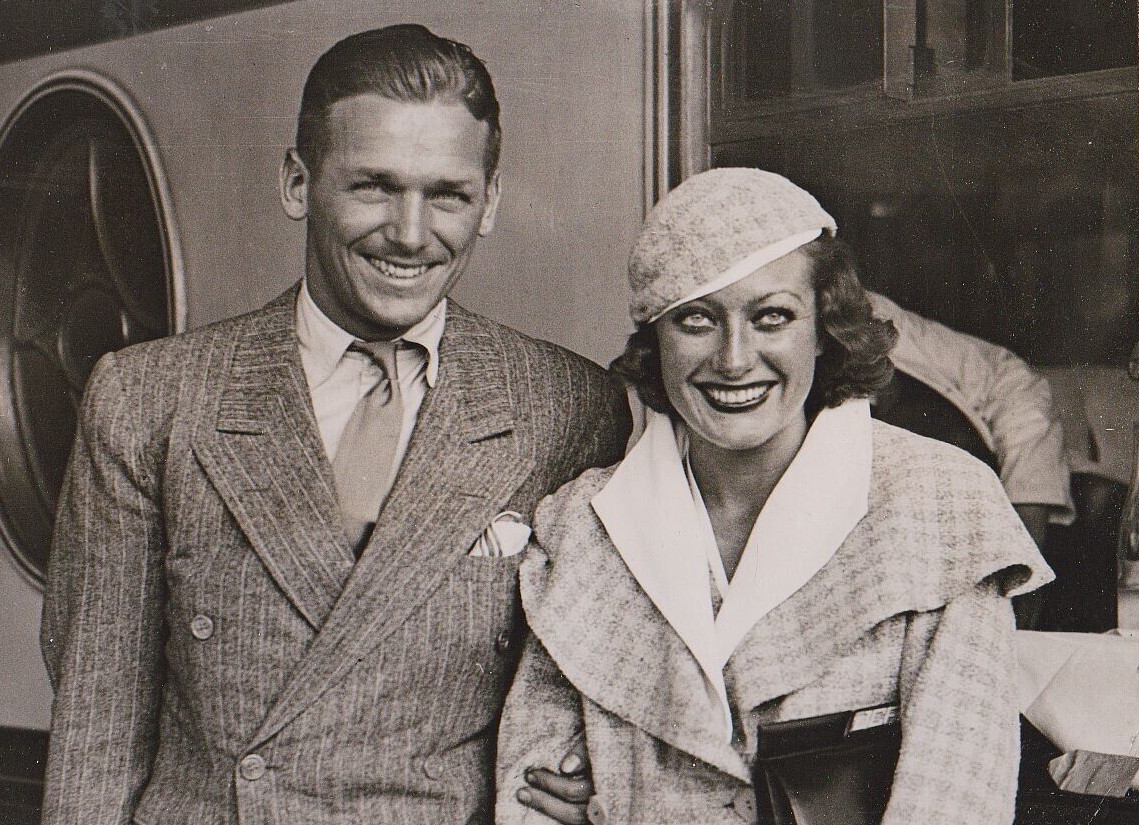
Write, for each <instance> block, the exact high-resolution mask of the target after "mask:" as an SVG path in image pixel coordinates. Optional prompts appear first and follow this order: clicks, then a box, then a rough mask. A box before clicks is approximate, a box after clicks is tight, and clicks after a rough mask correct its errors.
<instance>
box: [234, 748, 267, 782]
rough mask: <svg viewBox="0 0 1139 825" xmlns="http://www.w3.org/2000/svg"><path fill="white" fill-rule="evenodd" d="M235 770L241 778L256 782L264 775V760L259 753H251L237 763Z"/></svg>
mask: <svg viewBox="0 0 1139 825" xmlns="http://www.w3.org/2000/svg"><path fill="white" fill-rule="evenodd" d="M237 771H238V773H240V774H241V778H242V779H246V780H248V781H250V782H256V781H257V780H258V779H260V778H261V777H263V776H264V775H265V760H264V758H262V756H261V755H260V754H256V753H251V754H249V756H247V757H245V758H244V759H242V760H241V762H239V763H238V765H237Z"/></svg>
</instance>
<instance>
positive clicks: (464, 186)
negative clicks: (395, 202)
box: [356, 168, 483, 192]
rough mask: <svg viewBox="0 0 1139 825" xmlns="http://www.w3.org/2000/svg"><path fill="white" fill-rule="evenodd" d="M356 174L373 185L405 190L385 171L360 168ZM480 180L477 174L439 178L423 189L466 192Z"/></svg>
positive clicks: (400, 183) (395, 176) (393, 176)
mask: <svg viewBox="0 0 1139 825" xmlns="http://www.w3.org/2000/svg"><path fill="white" fill-rule="evenodd" d="M356 173H357V175H359V176H360V177H363V178H367V179H368V180H370V181H373V182H375V183H382V184H384V185H386V186H391V187H393V188H396V189H403V188H405V184H404V183H403V182H401V181H400V180H399V176H398V175H395V174H393V173H391V172H389V171H388V170H386V169H368V168H361V169H358V170H357V172H356ZM482 179H483V178H482V175H481V174H479V175H478V176H477V178H476V177H475V176H472V177H470V178H439V179H438V180H433V181H430V182H429V183H427V184H426V185H425V186H424V187H423V188H424V190H425V191H428V192H438V191H454V190H459V189H461V190H468V189H471V188H472V187H474V186H478V185H479V184H480V183H482Z"/></svg>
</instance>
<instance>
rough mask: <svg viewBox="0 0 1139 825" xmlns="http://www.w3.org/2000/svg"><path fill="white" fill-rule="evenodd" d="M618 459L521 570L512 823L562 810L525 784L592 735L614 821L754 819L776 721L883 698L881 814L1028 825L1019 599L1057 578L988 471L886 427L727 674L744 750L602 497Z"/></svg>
mask: <svg viewBox="0 0 1139 825" xmlns="http://www.w3.org/2000/svg"><path fill="white" fill-rule="evenodd" d="M613 471H614V468H610V469H607V470H590V471H588V472H586V473H585V474H584V475H583V476H582V477H581V478H579V479H577V480H576V481H574V482H572V483H570V484H569V485H567V486H566V487H565V488H563V489H562V490H560V491H559V492H558V493H557V494H555V495H554V496H552V497H550V498H549V499H547V500H546V501H545V502H543V503H542V505H541V506H540V507H539V511H538V515H537V523H536V528H535V543H534V545H533V546H532V548H531V552H530V553H529V554H528V557H527V560H526V561H525V562H524V563H523V567H522V571H521V585H522V596H523V603H524V605H525V610H526V615H527V618H528V620H529V622H530V625H531V629H532V636H531V638H530V639H529V640H528V641H527V644H526V648H525V650H524V652H523V657H522V663H521V665H520V668H519V671H518V676H517V678H516V680H515V683H514V686H513V688H512V689H511V692H510V695H509V697H508V699H507V704H506V709H505V711H504V714H503V719H502V724H501V728H500V736H499V756H498V774H499V790H498V808H497V821H498V822H499V823H510V824H513V823H537V822H547V821H549V820H547V819H545V818H544V817H543V816H542V815H541V814H538V813H536V812H533V811H530V810H528V809H526V808H523V807H522V806H520V805H519V804H518V803H517V802H515V801H514V799H513V794H514V792H515V791H516V790H517V789H518V788H519V787H521V785H522V776H521V774H522V772H523V771H524V769H525V768H527V767H529V766H530V765H549V766H552V765H556V763H557V760H558V759H559V758H560V756H561V754H562V753H564V748H565V747H567V745H568V744H569V743H571V742H573V741H575V739H576V738H577V737H579V736H581V735H583V734H584V736H585V739H586V742H587V744H588V750H589V756H590V760H591V762H592V767H593V779H594V783H595V785H596V793H597V797H596V801H597V804H598V805H599V807H600V808H601V809H603V810H604V811H605V812H606V814H607V820H608V821H609V822H612V823H627V824H628V825H633V824H634V823H636V824H638V825H640V824H642V823H643V825H649V823H653V825H687V823H692V825H696V823H700V825H714V824H715V823H723V825H740V823H742V822H751V821H754V818H755V810H754V796H753V792H752V789H751V787H750V784H749V778H750V774H749V770H750V766H751V763H752V761H753V759H754V754H755V750H756V737H755V732H756V727H757V724H758V723H759V722H760V721H777V720H786V719H797V718H805V717H809V716H814V715H819V714H826V713H832V712H837V711H843V710H853V709H862V708H868V707H873V706H879V705H886V704H892V705H897V706H898V708H899V712H900V718H901V722H902V730H903V734H902V745H901V755H900V760H899V764H898V768H897V771H896V773H895V778H894V784H893V789H892V794H891V797H890V802H889V807H888V809H887V812H886V815H885V819H884V820H883V823H884V825H913V823H945V825H950V823H952V825H962V823H969V825H990V824H993V825H995V823H1002V824H1003V823H1009V822H1011V821H1012V816H1013V802H1014V796H1015V789H1016V773H1017V761H1018V745H1017V737H1018V722H1017V708H1016V696H1015V678H1014V673H1015V655H1014V648H1013V618H1012V610H1011V607H1010V604H1009V601H1008V597H1009V596H1011V595H1014V594H1016V593H1020V592H1024V591H1026V590H1030V589H1032V588H1034V587H1036V586H1039V585H1040V584H1043V583H1045V582H1046V581H1048V580H1049V579H1050V578H1051V572H1050V571H1049V570H1048V568H1047V566H1046V565H1045V564H1044V562H1043V560H1042V559H1041V557H1040V555H1039V553H1038V552H1037V550H1036V547H1035V544H1034V543H1033V542H1032V540H1031V539H1030V538H1029V536H1028V534H1027V532H1026V531H1025V529H1024V527H1023V525H1022V524H1021V523H1020V521H1019V519H1018V518H1017V516H1016V514H1015V512H1014V511H1013V509H1012V507H1011V506H1010V504H1009V502H1008V499H1007V497H1006V496H1005V494H1004V492H1003V490H1002V488H1001V486H1000V482H999V481H998V479H997V478H996V476H995V475H994V474H993V473H992V472H991V471H990V470H989V468H988V467H986V466H984V465H983V464H981V463H980V462H978V461H976V460H975V459H973V458H972V457H971V456H968V455H966V454H965V453H964V452H962V451H960V450H957V449H956V448H953V447H950V446H948V445H946V444H942V443H941V442H936V441H932V440H929V439H925V438H922V437H920V436H916V435H913V434H912V433H909V432H907V431H905V430H901V429H898V428H896V427H892V426H890V425H888V424H884V423H882V422H879V421H875V422H873V430H872V463H871V474H870V482H871V483H870V497H869V509H868V510H867V512H866V515H865V516H863V517H862V519H861V520H860V521H859V522H858V523H857V525H856V526H855V528H854V529H853V531H852V532H851V533H850V534H849V535H848V536H847V538H846V539H845V541H843V543H842V544H841V546H840V547H839V549H838V550H837V552H836V553H835V554H834V556H832V557H831V559H830V560H829V561H828V562H827V563H826V564H825V565H824V566H823V567H822V568H821V569H819V571H818V572H817V573H815V575H814V576H813V577H812V578H810V580H809V581H807V583H806V584H805V585H803V586H802V587H801V588H800V589H799V590H797V591H796V592H795V593H793V594H792V595H791V596H790V597H788V598H787V599H786V600H785V601H783V602H782V603H781V604H779V605H778V606H777V607H775V608H774V609H772V610H771V611H770V612H767V613H765V614H764V615H763V616H762V617H761V618H759V620H758V621H757V622H756V623H755V624H754V625H753V626H752V627H751V629H750V630H749V631H748V632H747V634H746V635H745V636H744V637H743V639H742V641H741V642H740V643H739V644H738V645H737V646H736V648H735V649H734V652H733V653H732V655H731V658H730V659H729V660H728V663H727V666H726V667H725V668H724V678H725V682H726V686H727V694H728V700H729V704H730V706H731V711H732V717H733V723H734V731H733V733H732V736H731V740H730V741H729V740H728V737H726V736H725V735H724V728H723V726H722V719H723V716H722V714H721V713H718V710H719V706H718V705H717V704H715V702H714V701H712V700H710V698H709V695H708V691H707V690H706V680H705V678H704V676H703V674H702V672H701V669H700V667H699V665H698V664H697V662H696V660H695V659H694V658H693V655H692V653H691V652H690V650H689V649H688V648H687V647H686V646H685V644H684V642H683V641H682V640H681V638H680V637H679V636H678V634H677V633H676V631H675V630H674V628H673V627H672V626H671V625H670V624H669V623H668V621H666V619H665V618H664V616H662V615H661V613H660V612H659V611H658V610H657V608H656V606H655V605H654V604H653V602H652V601H651V600H650V599H649V597H648V596H647V595H646V593H645V592H644V590H643V589H642V588H641V587H640V585H639V584H638V580H637V579H636V577H635V576H634V574H633V572H632V571H631V570H630V569H629V568H628V567H627V566H626V565H625V564H624V562H623V560H622V557H621V556H620V555H619V554H618V552H617V550H616V548H615V547H614V546H613V544H612V542H611V540H610V538H609V536H608V534H607V533H606V530H605V527H604V525H603V524H602V522H601V521H600V520H599V518H598V516H597V514H596V513H595V512H594V510H593V509H592V507H591V500H592V499H593V497H594V496H595V495H596V494H597V492H598V491H599V490H601V489H602V488H603V487H604V486H605V484H606V482H607V481H608V480H609V478H611V477H612V475H613ZM787 552H789V553H790V552H794V548H791V547H789V548H787ZM701 584H703V583H701ZM699 593H700V587H699V586H694V588H693V596H694V597H699ZM705 597H706V596H705ZM718 722H719V723H721V724H719V725H718V724H717V723H718Z"/></svg>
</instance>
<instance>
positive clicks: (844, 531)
mask: <svg viewBox="0 0 1139 825" xmlns="http://www.w3.org/2000/svg"><path fill="white" fill-rule="evenodd" d="M871 457H872V444H871V422H870V407H869V405H868V404H867V402H866V401H865V400H863V399H855V400H851V401H848V402H846V403H845V404H843V405H841V406H840V407H836V408H833V409H824V410H823V411H821V412H820V413H819V414H818V415H817V416H816V417H815V421H814V423H813V424H812V425H811V428H810V430H809V431H808V432H807V437H806V439H805V440H804V441H803V444H802V446H801V447H800V448H799V452H798V453H797V454H796V456H795V458H794V459H793V460H792V462H791V464H790V465H789V466H788V468H787V470H786V471H785V472H784V473H783V476H782V478H780V480H779V482H778V484H776V485H775V488H774V489H773V490H772V491H771V495H770V496H768V499H767V501H766V503H765V504H764V506H763V509H762V510H761V511H760V514H759V517H758V518H757V519H756V522H755V525H754V527H753V528H752V531H751V534H750V536H749V537H748V541H747V544H746V545H745V548H744V551H743V554H742V555H741V556H740V561H739V565H738V566H737V568H736V572H735V575H733V577H732V580H731V582H727V581H726V577H725V578H724V582H725V583H726V584H727V587H726V592H725V594H724V599H723V604H722V605H721V606H720V610H719V612H718V613H717V614H715V616H713V611H712V600H711V594H710V592H709V589H708V588H709V584H708V582H709V576H708V569H709V563H710V560H711V555H710V554H712V553H715V554H716V555H717V556H718V555H719V551H718V549H717V548H716V546H715V536H714V533H713V531H712V528H711V524H710V523H709V521H708V517H707V513H706V511H705V510H704V509H703V506H702V503H699V502H698V500H697V499H696V498H694V496H693V494H692V491H691V490H690V489H689V484H688V481H687V474H686V472H685V468H684V462H683V459H682V457H681V448H680V445H678V443H677V437H676V434H675V432H674V429H673V425H672V421H671V420H670V419H669V418H668V416H665V415H661V414H659V413H653V412H650V413H649V417H648V422H647V426H646V429H645V433H644V435H643V436H642V437H641V439H640V440H639V441H638V442H637V444H636V445H635V446H634V447H633V449H632V450H631V451H630V452H629V454H628V455H627V456H625V459H624V461H622V462H621V464H620V466H619V467H618V468H617V469H616V471H615V472H614V473H613V477H612V478H611V479H610V480H609V482H608V483H607V484H606V485H605V487H604V488H602V489H601V491H599V492H598V493H597V495H595V496H594V497H593V499H592V501H591V503H592V506H593V509H594V511H595V512H596V513H597V515H598V517H599V518H600V519H601V522H602V524H603V525H604V526H605V530H606V532H607V533H608V534H609V538H610V539H611V540H612V542H613V545H614V546H615V547H616V548H617V552H618V553H620V554H621V557H622V559H623V560H624V561H625V564H626V566H627V567H628V568H629V570H630V572H631V573H632V574H633V576H634V577H635V578H636V579H637V582H638V583H639V584H640V586H641V587H642V588H643V589H644V591H645V593H646V594H647V595H648V597H649V598H650V599H652V601H653V603H654V604H655V605H656V606H657V609H659V610H660V612H661V614H662V615H663V616H664V618H665V619H666V620H668V622H669V623H670V624H671V625H672V626H673V628H674V629H675V630H676V632H677V635H678V636H680V638H681V639H682V640H683V641H684V643H685V645H687V647H688V649H689V650H690V651H691V652H692V655H693V657H694V658H695V659H696V661H697V662H698V663H699V664H700V667H701V670H702V672H703V674H704V677H705V686H706V688H707V690H708V695H709V698H710V699H711V700H712V702H713V704H714V705H718V706H719V709H720V712H721V716H722V720H723V731H724V735H725V738H727V739H730V737H731V731H732V723H731V709H730V706H729V704H728V698H727V690H726V687H725V684H724V674H723V669H724V666H725V665H726V664H727V663H728V659H730V658H731V655H732V653H733V652H734V651H735V649H736V647H737V646H738V645H739V643H740V642H741V641H742V640H743V638H744V636H746V635H747V633H748V631H749V630H751V628H752V627H753V626H754V625H755V623H756V622H757V621H759V619H761V618H762V617H763V616H765V615H766V614H767V613H769V612H771V611H772V610H773V609H775V608H776V607H777V606H778V605H779V604H781V603H782V602H783V601H785V600H786V599H787V598H788V597H789V596H791V595H792V594H793V593H795V591H797V590H798V589H799V588H800V587H802V586H803V585H804V584H806V583H807V581H809V580H810V578H811V577H812V576H813V575H814V574H815V573H816V572H818V571H819V569H820V568H822V566H823V565H825V564H826V563H827V562H828V561H829V560H830V558H831V557H832V556H833V555H834V553H835V551H836V550H837V549H838V548H839V546H840V545H841V544H842V542H843V540H845V539H846V537H847V536H848V535H849V534H850V531H851V530H853V529H854V526H855V525H856V524H857V523H858V522H859V520H861V518H862V517H863V516H864V515H865V514H866V510H867V506H868V500H869V492H870V465H871ZM713 569H714V568H713Z"/></svg>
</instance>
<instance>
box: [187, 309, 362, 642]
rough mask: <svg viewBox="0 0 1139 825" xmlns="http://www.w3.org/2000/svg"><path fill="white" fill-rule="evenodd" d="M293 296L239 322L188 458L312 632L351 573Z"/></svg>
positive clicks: (322, 621)
mask: <svg viewBox="0 0 1139 825" xmlns="http://www.w3.org/2000/svg"><path fill="white" fill-rule="evenodd" d="M295 301H296V290H295V289H293V290H290V291H289V292H287V293H286V294H284V295H282V296H281V297H280V298H278V299H276V300H275V301H273V302H272V303H271V304H269V305H268V306H267V307H265V309H263V310H262V311H260V312H257V313H252V314H250V315H249V316H247V317H246V322H245V324H244V325H243V327H242V328H241V332H240V333H239V335H238V337H237V340H236V341H235V343H234V347H233V350H232V354H231V356H230V358H229V361H228V365H227V369H225V370H224V372H223V374H222V375H220V376H219V380H221V381H222V382H223V386H222V387H221V389H220V392H219V393H218V394H217V396H216V397H217V406H216V410H214V411H213V415H212V416H211V415H207V416H205V417H204V419H203V421H202V423H201V425H200V426H199V427H198V429H197V431H196V432H195V435H194V438H193V450H194V454H195V456H197V458H198V461H199V462H200V463H201V465H202V467H203V468H204V470H205V472H206V474H207V475H208V476H209V478H210V481H211V483H212V484H213V485H214V487H215V488H216V489H217V491H218V493H219V494H220V495H221V497H222V498H223V499H224V501H225V504H226V506H227V507H228V508H229V510H230V512H231V513H232V514H233V517H234V519H235V520H236V521H237V524H238V526H239V527H240V528H241V530H242V532H244V534H245V536H246V538H248V540H249V543H250V545H252V547H253V550H254V552H256V553H257V555H258V556H259V557H260V559H261V562H262V564H263V565H264V566H265V569H266V570H267V571H268V572H269V574H270V575H271V576H272V577H273V579H274V581H275V582H276V583H277V585H278V586H279V587H280V588H281V591H282V592H283V593H284V594H285V596H286V597H287V598H288V599H289V601H290V602H291V603H292V604H293V606H294V607H295V608H296V609H297V610H298V611H299V612H300V613H301V615H302V616H304V618H305V620H306V621H308V623H309V624H310V625H311V626H312V627H313V628H314V629H319V628H320V627H321V626H322V625H323V624H324V623H325V619H326V618H327V616H328V614H329V612H330V611H331V610H332V606H333V605H334V604H335V603H336V600H337V598H338V597H339V596H340V593H341V591H342V590H343V589H344V584H345V582H346V581H347V580H348V577H349V575H350V573H351V572H352V565H353V562H354V560H353V558H352V555H351V552H350V550H349V542H348V537H347V535H346V534H345V533H344V532H343V528H342V527H341V525H340V519H339V507H338V505H337V503H336V490H335V482H334V481H333V477H332V469H331V466H330V465H329V462H328V459H327V457H326V455H325V452H324V447H323V445H322V443H321V440H320V434H319V431H318V430H317V426H316V421H315V419H314V417H313V412H312V402H311V400H310V396H309V391H308V384H307V383H306V381H305V376H304V369H303V367H302V366H301V362H300V355H299V352H298V349H297V338H296V325H295Z"/></svg>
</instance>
